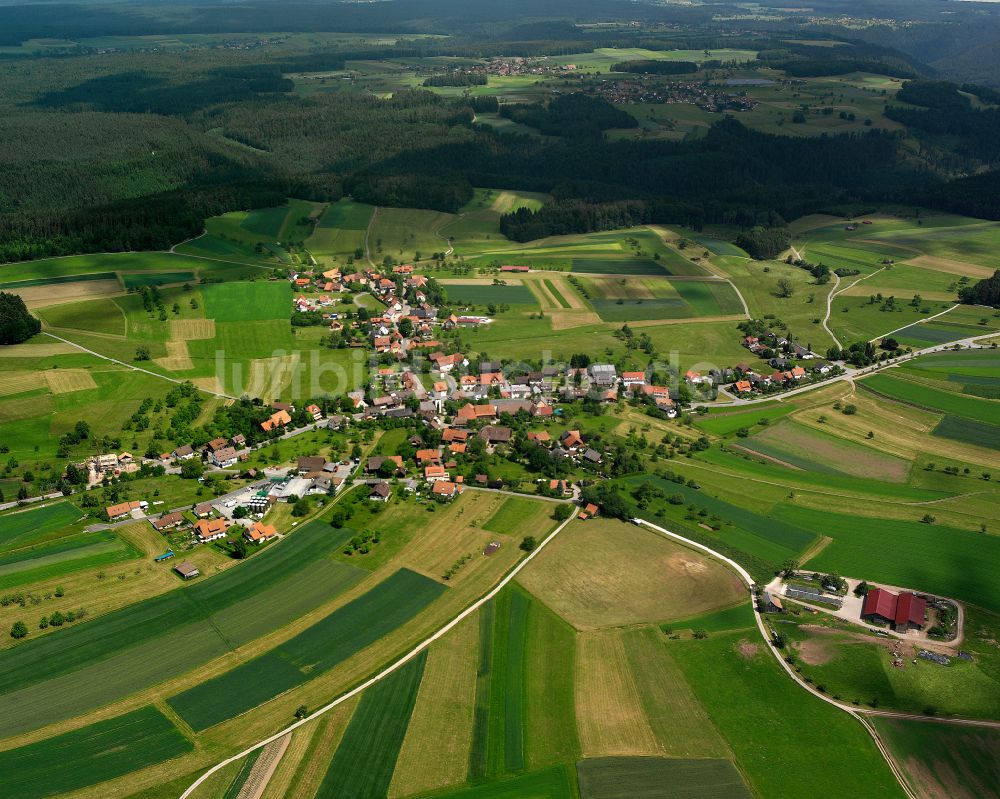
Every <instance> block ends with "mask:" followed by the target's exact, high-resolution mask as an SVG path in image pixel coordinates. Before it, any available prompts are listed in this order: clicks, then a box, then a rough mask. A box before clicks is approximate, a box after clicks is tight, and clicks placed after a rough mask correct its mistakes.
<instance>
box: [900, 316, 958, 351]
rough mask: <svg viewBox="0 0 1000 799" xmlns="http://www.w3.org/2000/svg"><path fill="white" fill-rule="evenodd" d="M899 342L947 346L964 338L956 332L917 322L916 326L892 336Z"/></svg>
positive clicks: (910, 326)
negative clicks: (948, 343)
mask: <svg viewBox="0 0 1000 799" xmlns="http://www.w3.org/2000/svg"><path fill="white" fill-rule="evenodd" d="M892 337H893V338H894V339H896V340H897V341H903V342H915V343H917V344H920V345H925V344H945V343H947V342H949V341H955V340H956V339H960V338H963V336H956V335H955V333H954V331H951V330H948V329H946V328H940V327H934V326H933V325H929V324H924V323H923V322H917V323H915V324H912V325H909V326H908V327H904V328H903V329H902V330H897V331H896V332H895V333H893V334H892Z"/></svg>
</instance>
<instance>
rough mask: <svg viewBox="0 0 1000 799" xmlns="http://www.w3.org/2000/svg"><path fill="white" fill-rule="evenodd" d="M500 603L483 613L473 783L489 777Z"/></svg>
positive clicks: (472, 750)
mask: <svg viewBox="0 0 1000 799" xmlns="http://www.w3.org/2000/svg"><path fill="white" fill-rule="evenodd" d="M495 623H496V601H492V602H487V603H486V604H485V605H483V607H482V608H481V609H480V611H479V663H478V665H477V667H476V703H475V706H474V708H473V715H472V744H471V746H470V748H469V779H470V780H475V779H479V778H481V777H484V776H485V775H486V760H487V751H488V750H487V747H488V746H489V736H490V686H491V684H492V682H493V679H492V676H491V672H492V670H493V627H494V625H495Z"/></svg>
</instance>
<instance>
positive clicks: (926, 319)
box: [868, 302, 981, 346]
mask: <svg viewBox="0 0 1000 799" xmlns="http://www.w3.org/2000/svg"><path fill="white" fill-rule="evenodd" d="M960 304H961V303H957V302H956V303H955V304H954V305H952V306H951V307H950V308H945V309H944V310H943V311H941V312H939V313H936V314H934V315H933V316H927V317H925V318H923V319H918V320H917V321H916V322H911V323H910V324H908V325H903V326H902V327H897V328H896V329H895V330H890V331H889V332H888V333H883V334H882V335H881V336H876V337H875V338H872V339H869V340H868V341H869V343H873V342H876V341H878V340H879V339H883V338H885V337H886V336H891V335H892V334H893V333H898V332H899V331H900V330H906V328H908V327H913V325H922V324H925V323H927V322H929V321H931V319H937V318H938V317H939V316H944V315H945V314H946V313H951V312H952V311H954V310H955V309H956V308H957V307H958V306H959V305H960ZM980 338H981V337H980ZM957 343H958V341H954V342H951V341H949V342H945V344H944V345H942V346H945V345H948V344H957Z"/></svg>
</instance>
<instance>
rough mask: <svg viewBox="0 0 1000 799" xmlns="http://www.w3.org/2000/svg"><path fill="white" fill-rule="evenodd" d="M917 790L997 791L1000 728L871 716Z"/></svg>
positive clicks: (976, 796) (985, 795) (986, 795)
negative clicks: (998, 729)
mask: <svg viewBox="0 0 1000 799" xmlns="http://www.w3.org/2000/svg"><path fill="white" fill-rule="evenodd" d="M873 721H874V723H875V728H876V729H877V730H878V733H879V736H880V737H881V738H882V740H883V741H884V742H885V744H886V745H887V746H888V748H889V751H890V752H891V753H892V756H893V758H894V759H895V760H896V762H897V763H899V764H900V766H901V767H902V769H903V774H904V775H905V777H906V779H907V782H908V783H909V784H910V786H911V788H914V789H915V790H917V792H918V796H921V797H925V796H926V797H930V796H934V797H937V796H948V797H951V799H996V797H998V796H1000V731H997V730H995V729H989V728H985V729H984V728H975V727H960V726H956V725H954V724H941V723H938V722H933V721H932V722H926V721H908V720H906V719H889V718H878V717H876V718H875V719H873Z"/></svg>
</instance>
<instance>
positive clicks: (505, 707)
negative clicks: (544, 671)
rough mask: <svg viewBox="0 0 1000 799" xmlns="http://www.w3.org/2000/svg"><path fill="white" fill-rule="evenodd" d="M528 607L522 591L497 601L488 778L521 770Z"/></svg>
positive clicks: (487, 758)
mask: <svg viewBox="0 0 1000 799" xmlns="http://www.w3.org/2000/svg"><path fill="white" fill-rule="evenodd" d="M530 607H531V600H530V599H529V597H528V595H527V594H526V593H524V592H523V591H521V590H515V589H512V590H509V591H505V592H504V593H502V594H501V595H500V596H499V597H498V598H497V599H496V622H495V625H494V637H493V647H492V649H493V664H492V667H491V671H490V677H491V685H490V707H489V733H488V735H489V737H488V742H487V747H486V750H487V757H486V773H487V775H489V776H494V777H495V776H497V775H500V774H504V773H508V772H511V771H518V770H520V769H523V768H524V720H525V707H524V705H525V698H526V695H525V670H526V663H525V639H526V637H527V631H528V624H527V621H528V612H529V608H530Z"/></svg>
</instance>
